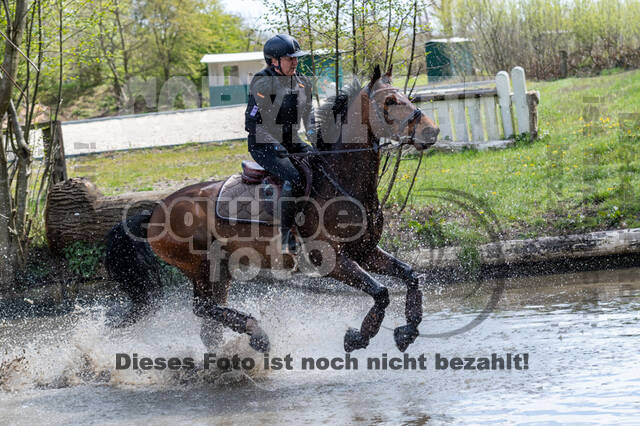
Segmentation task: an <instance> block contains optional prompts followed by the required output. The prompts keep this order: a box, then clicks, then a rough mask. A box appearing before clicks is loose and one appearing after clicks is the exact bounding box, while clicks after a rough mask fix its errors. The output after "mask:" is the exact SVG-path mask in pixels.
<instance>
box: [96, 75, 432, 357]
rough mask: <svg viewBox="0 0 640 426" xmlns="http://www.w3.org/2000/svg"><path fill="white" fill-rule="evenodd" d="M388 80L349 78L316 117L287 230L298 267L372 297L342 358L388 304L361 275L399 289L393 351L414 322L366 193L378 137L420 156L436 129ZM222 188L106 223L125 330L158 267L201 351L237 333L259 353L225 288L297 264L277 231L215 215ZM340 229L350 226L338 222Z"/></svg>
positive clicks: (256, 330)
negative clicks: (291, 229)
mask: <svg viewBox="0 0 640 426" xmlns="http://www.w3.org/2000/svg"><path fill="white" fill-rule="evenodd" d="M391 78H392V68H390V69H389V70H388V71H387V72H386V73H385V74H384V75H382V73H381V71H380V67H379V66H376V67H375V69H374V72H373V75H372V76H371V78H370V80H369V81H368V84H366V85H365V86H364V87H361V86H360V84H359V83H358V82H357V80H356V81H355V82H354V83H353V84H351V85H350V86H347V87H346V88H345V89H343V90H342V91H341V92H340V94H339V95H338V96H334V97H331V98H329V99H328V100H327V101H326V102H324V103H323V104H322V105H321V106H320V107H319V108H318V110H317V111H316V124H315V125H316V129H317V132H316V135H317V137H316V141H315V144H314V145H315V148H316V150H315V152H313V153H311V154H310V155H308V157H307V158H306V160H308V163H309V165H310V167H311V170H312V173H311V176H312V178H311V182H309V183H310V192H309V197H307V198H306V199H304V200H302V201H301V200H298V204H296V206H299V211H300V213H301V214H300V213H299V214H298V216H297V221H296V223H297V228H296V229H297V231H296V232H297V237H298V238H299V239H301V240H302V242H303V243H302V247H303V248H304V249H305V251H306V253H307V256H306V259H307V260H308V266H310V267H312V268H317V270H320V269H322V268H324V269H322V271H321V272H322V273H321V274H320V275H325V276H328V277H331V278H334V279H337V280H339V281H342V282H344V283H346V284H347V285H349V286H351V287H354V288H356V289H358V290H361V291H363V292H365V293H366V294H368V295H369V296H371V298H372V299H373V306H372V307H371V308H370V310H369V311H368V313H367V314H366V316H365V318H364V319H363V321H362V323H361V325H360V328H359V329H356V328H349V329H348V330H347V331H346V333H345V336H344V349H345V351H346V352H351V351H353V350H356V349H363V348H366V347H367V345H368V344H369V341H370V340H371V339H372V338H373V337H374V336H375V335H376V334H377V333H378V331H379V329H380V326H381V324H382V321H383V319H384V315H385V308H386V307H387V306H388V304H389V292H388V289H387V288H386V287H385V286H383V285H382V284H381V283H379V282H378V281H377V280H376V279H375V278H374V277H373V276H372V275H371V274H370V273H371V272H373V273H377V274H384V275H389V276H392V277H396V278H399V279H401V280H402V281H403V282H404V283H405V284H406V289H407V293H406V301H405V306H406V307H405V317H406V325H403V326H400V327H397V328H396V329H395V330H394V340H395V343H396V346H397V347H398V349H399V350H400V351H402V352H404V351H405V350H406V349H407V347H408V346H409V345H410V344H411V343H413V342H414V341H415V339H416V337H417V336H418V334H419V332H418V325H419V324H420V323H421V321H422V291H421V289H420V286H419V283H418V276H417V274H416V273H415V272H414V270H413V269H412V268H411V267H410V266H409V265H408V264H406V263H404V262H402V261H400V260H398V259H396V258H395V257H393V256H392V255H390V254H389V253H387V252H385V251H384V250H382V249H381V248H380V247H378V243H379V241H380V238H381V234H382V230H383V223H384V218H383V212H382V207H381V206H380V202H379V200H378V195H377V182H378V173H379V165H380V157H381V148H382V146H383V144H381V142H380V140H381V138H383V137H384V138H386V139H395V140H396V141H398V142H399V143H400V144H401V145H402V144H412V145H413V146H414V147H415V148H416V149H418V150H424V149H426V148H428V147H430V146H431V145H433V144H434V143H435V142H436V140H437V136H438V132H439V129H438V127H437V126H436V124H435V123H434V122H433V121H432V120H431V119H430V118H429V117H427V116H426V115H424V114H422V113H421V111H420V110H419V109H418V108H416V106H415V105H414V104H413V103H412V102H411V101H410V100H409V99H408V98H407V96H406V95H405V94H403V93H402V92H401V91H400V90H398V89H396V88H395V87H393V86H392V85H391ZM291 155H292V156H293V155H294V154H291ZM223 184H224V181H213V182H203V183H198V184H195V185H191V186H188V187H185V188H182V189H180V190H178V191H177V192H175V193H173V194H171V195H169V196H168V197H167V198H165V199H163V200H161V201H160V202H159V203H158V204H157V206H156V207H155V208H154V209H153V211H147V212H143V213H142V214H140V215H137V216H133V217H130V218H129V219H127V220H125V221H123V222H122V223H120V224H119V225H116V226H115V227H114V228H113V229H112V230H111V231H110V233H109V234H108V236H107V250H106V259H105V265H106V268H107V271H108V272H109V274H110V275H111V276H112V278H113V279H114V280H116V281H118V282H119V285H120V288H121V289H122V290H123V291H124V292H126V293H127V294H128V295H129V296H130V297H131V300H132V307H131V309H130V311H129V314H128V317H127V318H125V320H123V323H124V324H131V323H133V322H135V320H136V319H138V318H139V317H140V316H141V315H142V314H143V313H144V312H146V310H147V309H148V306H147V305H148V304H149V301H150V298H151V295H152V294H153V293H154V291H156V290H157V286H158V284H157V282H158V280H157V277H156V275H154V273H155V272H156V270H157V265H158V264H159V263H158V261H157V259H158V258H159V259H161V260H162V261H164V262H166V263H168V264H169V265H173V266H175V267H176V268H177V269H179V270H180V271H181V272H182V273H184V275H186V277H188V278H189V279H190V281H191V282H192V283H193V311H194V313H195V314H196V315H197V316H198V317H201V318H202V325H201V330H200V337H201V339H202V342H203V343H204V344H205V346H207V347H208V348H211V347H215V346H216V345H217V344H219V343H220V338H221V332H222V330H223V327H227V328H230V329H231V330H233V331H235V332H238V333H243V334H248V335H249V337H250V339H249V344H250V346H251V347H252V348H253V349H255V350H256V351H259V352H266V351H268V350H269V338H268V336H267V334H266V333H265V332H264V331H263V329H262V328H261V327H260V324H259V323H258V321H257V320H256V319H255V318H254V317H253V316H251V315H249V314H247V313H244V312H240V311H238V310H235V309H232V308H230V307H228V306H226V305H227V295H228V292H229V285H230V282H231V280H232V278H233V275H234V273H236V272H237V271H238V270H239V269H242V268H245V269H246V268H248V267H251V266H252V267H254V268H273V269H274V270H284V271H287V270H292V268H294V267H298V269H299V268H300V265H298V266H296V259H295V258H294V257H293V256H292V255H286V254H284V255H283V254H281V253H280V252H279V251H278V250H276V248H277V247H276V241H278V238H277V237H278V232H279V228H278V227H277V226H272V225H265V224H260V223H258V224H256V223H240V222H233V221H229V220H223V219H221V218H220V217H217V216H216V213H215V211H214V210H215V209H214V208H213V206H214V200H216V197H218V195H219V193H220V190H221V188H222V186H223ZM300 218H302V219H303V220H302V221H301V220H300ZM345 220H351V221H352V222H350V223H346V224H345ZM354 220H360V222H354ZM278 244H279V243H278ZM301 264H302V263H301ZM236 275H237V274H236Z"/></svg>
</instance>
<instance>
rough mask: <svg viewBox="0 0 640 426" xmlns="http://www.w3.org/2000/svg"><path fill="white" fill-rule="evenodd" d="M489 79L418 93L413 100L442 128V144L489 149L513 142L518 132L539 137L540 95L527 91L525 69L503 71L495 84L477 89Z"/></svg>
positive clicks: (442, 146)
mask: <svg viewBox="0 0 640 426" xmlns="http://www.w3.org/2000/svg"><path fill="white" fill-rule="evenodd" d="M486 83H490V84H491V83H493V82H491V81H488V82H480V83H473V85H472V86H471V88H470V87H469V86H470V85H467V84H464V83H461V84H458V85H451V86H446V87H437V88H433V89H430V90H426V91H421V92H419V93H416V94H415V96H414V97H413V102H414V103H416V104H417V105H419V107H420V109H421V110H422V111H423V112H424V113H425V114H426V115H427V116H429V117H430V118H431V119H432V120H434V121H435V122H436V123H437V124H438V126H439V127H440V137H439V142H438V146H440V147H441V148H444V149H454V150H456V149H462V148H465V147H468V148H475V149H487V148H491V147H499V146H504V145H508V144H510V143H512V141H513V138H514V135H517V134H522V133H529V134H530V135H532V136H533V137H536V136H537V109H536V106H537V104H538V100H539V99H540V95H539V94H538V92H533V91H532V92H527V88H526V82H525V74H524V69H522V67H515V68H513V70H511V82H510V79H509V74H508V73H507V72H506V71H500V72H499V73H498V74H497V75H496V78H495V82H494V83H493V84H491V85H492V86H493V87H488V88H474V87H477V86H478V85H486Z"/></svg>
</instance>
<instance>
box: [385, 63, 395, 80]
mask: <svg viewBox="0 0 640 426" xmlns="http://www.w3.org/2000/svg"><path fill="white" fill-rule="evenodd" d="M392 73H393V64H391V65H390V66H389V69H388V70H387V72H386V73H385V74H384V75H386V76H387V77H389V78H391V74H392Z"/></svg>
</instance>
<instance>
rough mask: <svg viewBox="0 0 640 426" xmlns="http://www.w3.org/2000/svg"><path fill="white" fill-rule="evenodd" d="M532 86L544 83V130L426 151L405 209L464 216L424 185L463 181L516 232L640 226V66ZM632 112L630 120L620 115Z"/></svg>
mask: <svg viewBox="0 0 640 426" xmlns="http://www.w3.org/2000/svg"><path fill="white" fill-rule="evenodd" d="M530 88H533V89H536V90H539V91H540V93H541V101H540V105H539V127H540V133H541V135H542V137H541V138H540V139H539V140H538V141H535V142H533V143H526V142H524V141H520V142H519V143H518V144H517V146H516V147H515V148H512V149H508V150H502V151H490V152H474V151H466V152H462V153H459V154H455V155H451V154H436V155H433V156H431V157H429V158H427V159H425V160H424V164H423V166H422V168H421V173H420V174H419V179H418V180H417V181H416V184H415V188H414V193H413V194H414V195H413V196H412V203H411V204H412V207H413V212H408V213H407V214H406V215H405V216H406V217H405V219H413V220H419V221H420V223H421V224H422V225H424V224H425V220H424V218H425V217H427V216H426V215H427V214H428V215H436V216H438V217H442V218H443V219H442V220H444V221H445V222H447V223H459V224H461V223H464V222H465V221H466V220H467V219H468V215H465V214H462V213H461V212H460V209H459V208H457V207H456V205H455V203H452V202H451V201H447V200H441V199H436V198H433V197H424V196H422V197H421V196H420V195H419V194H420V193H421V192H423V193H424V192H428V191H429V190H430V189H432V188H454V189H457V190H461V191H464V192H466V193H467V194H471V195H472V196H475V197H477V198H478V199H479V200H481V201H483V202H485V203H486V206H487V207H488V208H489V209H491V211H492V212H494V213H495V215H496V217H497V219H498V221H499V223H500V224H501V225H502V228H503V229H504V230H505V233H506V235H507V236H508V237H514V238H516V237H534V236H539V235H557V234H566V233H572V232H585V231H592V230H601V229H610V228H621V227H640V189H639V188H640V174H639V173H638V171H640V132H639V130H640V115H639V113H640V72H638V71H634V72H624V73H617V74H613V75H608V76H600V77H594V78H571V79H565V80H559V81H555V82H545V83H534V84H530ZM623 114H626V118H627V123H626V124H627V125H628V127H625V126H622V127H621V125H620V123H619V119H620V118H621V117H623ZM633 114H635V117H634V116H633ZM416 161H417V160H415V159H412V160H408V161H404V162H403V163H402V167H401V170H400V173H399V176H400V182H399V183H398V184H397V186H396V188H395V189H394V193H393V195H392V197H391V202H392V203H401V202H402V200H404V197H405V196H406V191H407V188H408V186H409V177H410V176H411V174H412V172H413V170H414V169H415V166H416ZM425 209H426V210H425ZM476 210H477V211H480V212H482V209H481V208H477V209H476ZM483 213H484V214H488V212H483ZM412 215H413V216H414V217H411V216H412ZM472 231H473V230H472V229H469V230H468V233H472Z"/></svg>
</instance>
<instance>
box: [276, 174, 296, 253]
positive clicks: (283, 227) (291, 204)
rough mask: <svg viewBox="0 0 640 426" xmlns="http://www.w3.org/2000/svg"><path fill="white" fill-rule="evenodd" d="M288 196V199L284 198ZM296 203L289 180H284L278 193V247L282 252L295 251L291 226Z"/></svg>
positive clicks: (293, 221) (294, 240) (293, 220)
mask: <svg viewBox="0 0 640 426" xmlns="http://www.w3.org/2000/svg"><path fill="white" fill-rule="evenodd" d="M287 198H289V200H286V199H287ZM295 217H296V203H295V201H294V196H293V187H292V185H291V182H289V181H285V182H284V184H283V185H282V194H281V195H280V236H281V240H280V247H281V250H282V253H291V254H293V253H296V252H297V251H298V242H297V241H296V239H295V237H294V236H293V232H292V229H291V228H292V227H293V225H294V223H295Z"/></svg>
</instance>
